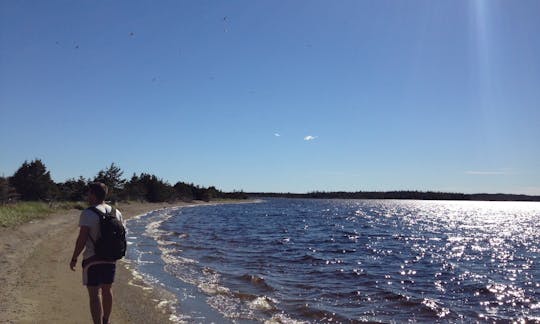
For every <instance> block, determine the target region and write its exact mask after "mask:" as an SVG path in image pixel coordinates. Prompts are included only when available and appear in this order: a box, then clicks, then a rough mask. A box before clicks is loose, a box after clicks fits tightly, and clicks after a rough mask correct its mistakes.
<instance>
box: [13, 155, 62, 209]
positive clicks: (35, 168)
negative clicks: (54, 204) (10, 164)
mask: <svg viewBox="0 0 540 324" xmlns="http://www.w3.org/2000/svg"><path fill="white" fill-rule="evenodd" d="M9 183H10V185H12V186H13V187H14V188H15V190H16V191H17V193H18V194H19V195H20V197H21V199H23V200H48V199H51V198H53V196H54V194H55V191H56V190H57V188H56V184H55V183H54V182H53V181H52V179H51V175H50V173H49V171H47V168H46V167H45V164H43V162H41V160H39V159H36V160H34V161H32V162H30V163H28V162H27V161H24V163H23V165H22V166H21V167H20V168H19V169H18V170H17V171H16V172H15V174H14V175H13V176H12V177H11V178H10V179H9Z"/></svg>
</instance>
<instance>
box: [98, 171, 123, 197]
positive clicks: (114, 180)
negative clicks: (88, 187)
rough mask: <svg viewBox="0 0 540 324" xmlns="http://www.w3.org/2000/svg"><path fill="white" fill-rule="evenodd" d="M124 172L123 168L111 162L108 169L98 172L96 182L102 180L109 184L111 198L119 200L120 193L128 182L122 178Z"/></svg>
mask: <svg viewBox="0 0 540 324" xmlns="http://www.w3.org/2000/svg"><path fill="white" fill-rule="evenodd" d="M123 174H124V172H123V171H122V169H120V168H119V167H118V166H116V165H115V164H114V163H111V165H110V166H109V167H108V168H107V169H105V170H100V171H99V172H98V174H97V175H96V177H95V178H94V182H102V183H104V184H105V185H107V187H108V188H109V195H108V196H109V199H111V200H118V198H119V194H120V192H121V191H122V189H123V188H124V184H125V183H126V180H124V179H122V175H123Z"/></svg>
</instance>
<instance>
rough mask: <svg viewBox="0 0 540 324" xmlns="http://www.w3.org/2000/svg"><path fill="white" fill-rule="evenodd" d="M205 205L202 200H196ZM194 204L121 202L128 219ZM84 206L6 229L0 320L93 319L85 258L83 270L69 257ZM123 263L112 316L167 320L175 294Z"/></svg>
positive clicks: (1, 239) (1, 243) (0, 261)
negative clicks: (155, 286)
mask: <svg viewBox="0 0 540 324" xmlns="http://www.w3.org/2000/svg"><path fill="white" fill-rule="evenodd" d="M196 203H197V204H202V202H196ZM190 204H193V203H189V204H188V203H175V204H168V203H161V204H158V203H130V204H126V203H123V204H118V206H117V208H118V209H119V210H120V211H121V212H122V214H123V215H124V218H125V219H129V218H131V217H134V216H137V215H141V214H145V213H147V212H149V211H152V210H156V209H160V208H167V207H174V206H183V205H190ZM79 214H80V211H79V210H69V211H66V212H63V213H59V214H54V215H52V216H49V217H47V218H45V219H41V220H35V221H32V222H30V223H27V224H23V225H21V226H18V227H15V228H10V229H4V228H2V229H0V287H1V289H0V323H91V322H92V320H91V316H90V311H89V306H88V295H87V291H86V288H85V287H84V286H83V285H82V283H81V281H82V279H81V277H82V274H81V272H82V268H81V266H80V261H81V256H80V257H79V263H78V264H77V271H75V272H73V271H71V270H70V268H69V261H70V259H71V255H72V253H73V247H74V244H75V240H76V238H77V234H78V225H77V224H78V219H79ZM127 266H128V264H127V263H126V262H124V261H120V262H119V263H118V265H117V274H116V280H115V283H114V285H113V291H114V296H115V297H114V305H113V311H112V316H111V320H112V322H113V323H115V324H119V323H166V322H168V321H169V316H170V313H169V311H168V308H167V307H166V305H165V303H164V301H165V300H168V299H169V298H170V297H171V296H170V295H168V293H167V292H166V291H164V290H159V289H151V288H150V287H148V286H146V285H144V283H143V282H142V281H141V280H139V279H137V278H136V277H135V276H134V275H133V274H132V272H131V271H130V270H128V268H127Z"/></svg>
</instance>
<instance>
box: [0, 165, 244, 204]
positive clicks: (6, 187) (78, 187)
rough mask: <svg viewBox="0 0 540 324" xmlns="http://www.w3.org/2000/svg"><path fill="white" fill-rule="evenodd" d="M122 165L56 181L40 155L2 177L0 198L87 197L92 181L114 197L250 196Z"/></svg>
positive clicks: (162, 199) (156, 199) (207, 198)
mask: <svg viewBox="0 0 540 324" xmlns="http://www.w3.org/2000/svg"><path fill="white" fill-rule="evenodd" d="M123 175H124V172H123V171H122V169H120V167H118V166H117V165H115V164H114V163H111V165H110V166H109V167H107V168H105V169H103V170H100V171H99V172H98V173H97V174H96V176H95V177H93V178H88V179H86V178H84V177H82V176H80V177H78V178H71V179H68V180H66V181H64V182H58V183H56V182H54V181H53V180H52V178H51V174H50V171H48V170H47V167H46V166H45V164H44V163H43V162H42V161H41V160H40V159H35V160H33V161H31V162H28V161H24V163H23V164H22V165H21V166H20V167H19V169H17V171H15V173H14V174H13V175H12V176H10V177H0V202H1V203H7V202H16V201H19V200H23V201H54V200H56V201H84V200H85V197H86V191H87V186H88V184H89V183H90V182H103V183H104V184H106V185H107V187H109V195H108V199H109V200H112V201H127V200H137V201H148V202H166V201H170V202H172V201H179V200H183V201H192V200H204V201H210V200H212V199H247V198H248V197H247V195H246V194H245V193H244V192H243V191H233V192H223V191H221V190H218V189H216V188H215V187H214V186H211V187H207V188H206V187H201V186H198V185H194V184H193V183H185V182H181V181H179V182H177V183H176V184H174V185H171V184H169V183H168V182H167V181H165V180H163V179H161V178H158V177H157V176H156V175H153V174H148V173H140V174H138V175H137V174H133V175H132V177H131V178H130V179H125V178H124V177H123Z"/></svg>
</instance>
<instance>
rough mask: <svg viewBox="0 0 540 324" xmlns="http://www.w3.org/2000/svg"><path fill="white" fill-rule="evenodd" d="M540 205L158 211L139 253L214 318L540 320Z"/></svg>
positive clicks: (186, 315) (316, 204)
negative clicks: (539, 262)
mask: <svg viewBox="0 0 540 324" xmlns="http://www.w3.org/2000/svg"><path fill="white" fill-rule="evenodd" d="M539 221H540V203H523V202H463V201H448V202H446V201H395V200H293V199H269V200H266V201H264V202H262V203H256V204H238V205H216V206H199V207H194V208H182V209H176V210H165V211H158V212H154V213H151V214H148V215H145V216H143V217H141V218H139V219H135V220H132V221H130V222H129V225H128V227H129V228H130V247H131V250H130V253H129V258H131V259H133V260H135V264H136V265H137V267H138V270H139V271H140V272H141V273H143V275H144V276H145V277H146V278H147V280H149V281H153V282H154V283H158V284H162V285H163V286H165V287H166V288H168V289H170V290H171V291H173V292H175V293H176V294H177V296H178V299H179V303H178V305H177V309H176V311H177V312H178V313H179V314H183V315H179V319H183V320H185V321H187V322H210V321H217V322H219V321H222V320H224V319H229V320H231V321H235V322H256V321H262V322H264V321H267V320H273V321H276V322H323V323H325V322H332V323H336V322H338V323H339V322H342V323H351V322H362V321H371V322H403V321H418V322H434V321H441V322H446V321H451V322H461V321H463V322H471V321H484V320H487V321H492V320H496V321H508V320H528V321H540V284H539V279H540V268H539V266H538V257H539V252H540V229H539V227H538V222H539Z"/></svg>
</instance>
